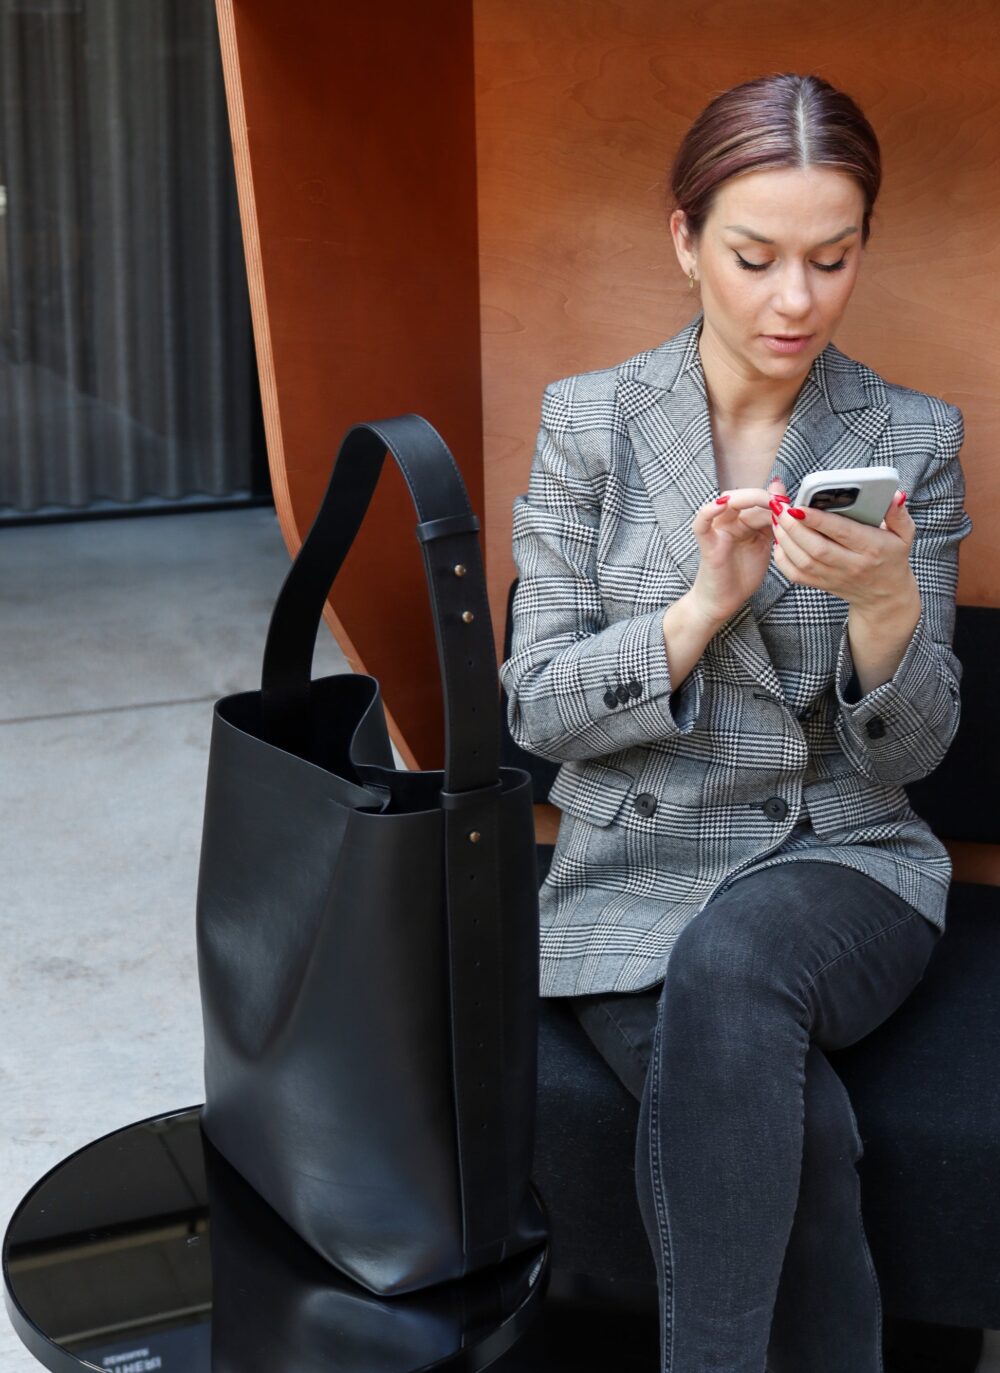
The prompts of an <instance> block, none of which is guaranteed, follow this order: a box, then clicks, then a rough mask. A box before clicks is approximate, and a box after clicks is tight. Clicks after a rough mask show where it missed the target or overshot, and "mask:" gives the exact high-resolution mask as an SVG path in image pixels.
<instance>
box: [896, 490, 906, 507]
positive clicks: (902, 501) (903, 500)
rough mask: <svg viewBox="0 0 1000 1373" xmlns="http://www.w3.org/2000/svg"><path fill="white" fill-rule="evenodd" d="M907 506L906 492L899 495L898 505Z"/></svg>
mask: <svg viewBox="0 0 1000 1373" xmlns="http://www.w3.org/2000/svg"><path fill="white" fill-rule="evenodd" d="M905 504H906V492H905V491H901V492H900V494H899V500H898V501H897V505H905Z"/></svg>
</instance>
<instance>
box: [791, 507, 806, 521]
mask: <svg viewBox="0 0 1000 1373" xmlns="http://www.w3.org/2000/svg"><path fill="white" fill-rule="evenodd" d="M788 513H789V515H791V516H792V517H793V518H794V519H796V520H804V519H805V517H806V512H805V511H804V510H800V509H799V507H798V506H797V505H790V506H789V507H788Z"/></svg>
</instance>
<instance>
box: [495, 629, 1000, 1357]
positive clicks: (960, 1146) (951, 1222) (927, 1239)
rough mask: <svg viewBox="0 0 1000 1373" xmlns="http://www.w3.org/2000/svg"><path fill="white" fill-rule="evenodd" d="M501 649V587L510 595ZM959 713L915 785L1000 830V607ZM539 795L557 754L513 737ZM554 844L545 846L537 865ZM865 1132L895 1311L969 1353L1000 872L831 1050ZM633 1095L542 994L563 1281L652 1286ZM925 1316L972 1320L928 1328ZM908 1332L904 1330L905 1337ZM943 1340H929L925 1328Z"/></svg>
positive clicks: (923, 1344) (996, 1209) (884, 1274)
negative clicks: (876, 1019) (925, 957)
mask: <svg viewBox="0 0 1000 1373" xmlns="http://www.w3.org/2000/svg"><path fill="white" fill-rule="evenodd" d="M507 619H508V643H507V652H509V633H510V629H509V621H510V613H509V604H508V616H507ZM955 652H956V653H957V655H958V657H959V659H960V661H961V662H962V664H963V682H962V712H963V713H962V723H961V726H960V729H959V733H958V736H957V738H956V740H955V742H954V743H953V745H952V747H951V749H950V751H949V753H948V756H947V757H946V759H945V761H944V762H943V763H942V764H941V766H940V767H939V768H938V769H937V770H936V771H935V772H934V774H933V775H932V776H931V777H930V778H927V779H925V780H923V781H921V782H919V783H915V784H913V785H912V786H910V787H909V788H908V789H907V790H908V793H909V795H910V799H911V804H912V805H913V806H914V808H915V809H916V810H917V811H918V812H919V813H920V814H921V815H922V816H923V817H924V818H925V819H926V820H927V821H928V823H929V824H930V825H931V826H932V828H933V829H934V831H935V833H937V834H938V835H940V836H941V837H942V838H944V839H950V840H966V841H973V842H981V843H996V842H997V841H1000V823H998V804H997V795H996V792H997V787H998V784H1000V729H998V727H997V721H996V702H995V699H994V693H993V688H992V680H991V679H992V674H993V665H994V663H995V662H996V661H997V657H998V652H1000V611H997V610H987V609H972V608H961V609H960V610H959V613H958V622H957V626H956V634H955ZM504 736H505V737H504V740H503V748H504V754H505V757H504V761H505V762H506V763H508V764H511V765H515V766H521V767H525V768H527V770H528V771H529V772H530V773H531V775H532V777H533V779H534V783H535V799H536V801H537V802H544V801H545V800H546V799H547V797H548V791H549V787H550V786H551V783H552V780H553V778H554V776H555V771H556V769H555V765H554V764H552V763H549V762H547V761H545V760H543V759H539V758H535V757H532V756H530V755H528V754H525V753H524V752H523V751H522V750H520V749H519V748H517V746H516V745H515V744H514V742H513V740H512V739H511V738H510V736H509V734H508V733H507V731H506V725H505V726H504ZM550 857H551V849H546V848H544V847H541V846H540V849H539V864H540V877H541V876H543V875H544V871H545V869H546V867H547V864H548V861H549V859H550ZM830 1060H831V1062H832V1063H833V1065H834V1067H835V1068H836V1070H837V1072H838V1074H839V1075H840V1076H841V1077H842V1079H843V1081H844V1083H845V1085H846V1087H847V1089H848V1092H849V1094H850V1097H851V1101H852V1104H853V1106H854V1109H855V1113H856V1115H857V1119H858V1126H859V1130H860V1133H861V1137H862V1141H863V1143H864V1146H865V1152H864V1156H863V1158H862V1160H861V1162H860V1164H859V1171H860V1175H861V1180H862V1192H863V1213H864V1220H865V1227H866V1230H867V1234H868V1238H869V1242H870V1245H871V1249H872V1255H873V1258H874V1260H875V1264H876V1268H877V1270H878V1274H879V1279H880V1284H881V1289H882V1297H883V1305H884V1309H885V1313H886V1317H887V1320H886V1330H887V1349H888V1348H889V1344H890V1341H891V1338H892V1331H893V1330H894V1329H895V1331H896V1338H898V1340H899V1344H900V1348H901V1349H902V1347H903V1346H904V1345H905V1344H906V1340H907V1337H906V1334H905V1331H904V1327H905V1326H906V1325H907V1323H909V1322H920V1323H922V1324H921V1325H920V1326H914V1327H913V1328H912V1329H913V1331H916V1332H919V1342H920V1354H919V1357H918V1360H917V1361H916V1362H912V1363H911V1362H908V1361H907V1360H906V1359H905V1358H904V1357H902V1356H901V1359H900V1362H898V1363H896V1364H894V1365H893V1366H894V1367H897V1368H909V1367H913V1368H926V1369H928V1370H930V1369H936V1368H940V1369H942V1370H944V1369H947V1370H949V1373H958V1371H959V1370H961V1369H965V1368H968V1369H974V1368H975V1366H976V1362H977V1358H978V1351H979V1348H980V1345H981V1335H980V1334H979V1333H978V1332H979V1331H980V1330H981V1329H984V1328H998V1327H1000V890H998V889H997V888H995V887H992V886H985V885H974V884H970V883H964V882H955V883H953V885H952V890H951V896H950V901H949V908H948V919H947V929H946V931H945V934H944V935H943V937H942V939H941V941H940V943H939V944H938V946H937V948H936V949H935V951H934V954H933V956H932V959H931V962H930V964H929V966H928V969H927V972H926V974H925V976H924V978H923V980H922V982H921V983H920V985H919V986H918V987H917V989H916V990H915V991H914V993H913V994H912V996H910V997H909V998H908V1000H907V1001H906V1002H905V1003H904V1004H903V1006H901V1007H900V1009H899V1010H898V1011H897V1012H896V1013H895V1014H894V1015H892V1016H891V1017H890V1018H889V1019H888V1020H887V1021H885V1022H884V1023H883V1024H882V1025H881V1026H879V1028H878V1030H876V1031H875V1032H874V1033H873V1034H871V1035H870V1036H868V1037H867V1038H866V1039H865V1040H863V1041H862V1042H861V1043H860V1044H857V1045H853V1046H852V1047H851V1048H849V1049H844V1050H841V1051H839V1052H837V1053H831V1054H830ZM637 1122H638V1104H637V1103H636V1102H635V1100H634V1099H633V1098H632V1097H631V1096H630V1095H629V1093H628V1092H627V1091H626V1090H625V1088H624V1087H623V1086H622V1085H621V1084H620V1083H619V1081H618V1079H617V1078H616V1077H615V1075H614V1073H612V1071H611V1069H610V1068H609V1067H607V1065H606V1064H605V1063H604V1062H603V1060H602V1059H601V1058H600V1057H599V1056H598V1055H597V1053H596V1051H595V1050H594V1048H593V1047H592V1045H591V1044H590V1041H589V1040H588V1039H587V1037H586V1035H585V1034H584V1032H583V1031H582V1029H581V1028H580V1027H579V1025H578V1024H577V1022H576V1020H575V1019H574V1018H573V1016H572V1015H571V1014H570V1013H569V1012H567V1011H566V1009H565V1007H564V1006H562V1005H560V1004H559V1003H558V1002H553V1001H551V1000H544V1001H543V1002H542V1017H541V1032H540V1042H539V1084H538V1125H537V1140H536V1152H535V1179H536V1181H537V1183H538V1185H539V1187H540V1189H541V1192H542V1194H543V1196H544V1197H545V1198H546V1201H547V1204H548V1207H549V1210H550V1215H551V1221H552V1240H553V1266H554V1269H555V1270H556V1274H557V1276H561V1278H562V1280H563V1282H564V1283H570V1282H573V1283H576V1284H577V1285H579V1286H580V1287H581V1288H582V1289H583V1290H587V1291H592V1292H594V1293H596V1292H598V1291H599V1292H601V1293H604V1294H606V1293H608V1292H610V1291H612V1290H617V1291H618V1292H619V1293H620V1294H621V1296H622V1298H623V1299H624V1300H627V1301H629V1302H630V1303H634V1302H635V1301H637V1300H639V1301H641V1300H642V1299H643V1298H648V1299H649V1300H650V1301H655V1293H656V1280H655V1273H654V1270H653V1262H652V1257H651V1254H650V1250H649V1245H648V1242H647V1240H646V1235H645V1231H644V1229H643V1226H642V1221H641V1219H640V1215H639V1208H638V1203H637V1201H636V1196H635V1179H634V1163H633V1151H634V1146H635V1134H636V1127H637ZM927 1323H934V1324H935V1325H939V1326H943V1327H952V1328H954V1327H965V1328H966V1330H965V1331H964V1332H963V1331H962V1330H956V1329H953V1330H952V1331H951V1332H946V1331H935V1330H933V1329H932V1328H931V1326H930V1325H929V1324H927ZM910 1338H911V1339H912V1334H911V1337H910ZM935 1339H937V1340H938V1341H939V1343H941V1345H942V1353H941V1354H940V1356H936V1355H935V1354H934V1353H933V1345H934V1341H935Z"/></svg>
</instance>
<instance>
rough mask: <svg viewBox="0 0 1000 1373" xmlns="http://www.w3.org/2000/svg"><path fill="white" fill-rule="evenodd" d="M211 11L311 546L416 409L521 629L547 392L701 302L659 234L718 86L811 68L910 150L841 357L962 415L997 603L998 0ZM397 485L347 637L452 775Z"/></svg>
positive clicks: (273, 424) (369, 554) (286, 519)
mask: <svg viewBox="0 0 1000 1373" xmlns="http://www.w3.org/2000/svg"><path fill="white" fill-rule="evenodd" d="M217 3H218V9H219V18H220V28H221V33H222V41H223V51H224V58H225V67H226V77H227V93H228V98H229V105H230V115H231V120H232V126H233V142H234V149H235V154H236V160H237V179H238V184H239V187H240V199H241V212H242V215H243V223H244V230H245V237H246V242H247V260H248V269H249V275H250V282H251V292H252V298H253V302H254V324H255V331H256V338H257V347H258V354H259V360H260V368H261V380H262V388H263V393H264V396H265V408H266V415H267V433H268V446H269V452H270V460H271V468H272V473H273V476H274V485H275V492H276V498H277V503H278V509H279V513H280V515H281V520H282V527H283V529H284V531H285V537H286V539H287V541H288V543H289V547H290V548H291V549H293V550H294V549H295V547H296V546H297V543H298V539H299V536H300V533H301V531H302V530H304V528H305V527H306V525H307V524H308V522H309V519H310V518H311V515H312V512H313V510H314V509H315V506H316V502H317V500H318V498H319V494H320V490H321V487H322V485H323V482H324V480H325V477H326V473H327V471H328V466H329V461H330V458H331V456H332V452H333V448H334V444H335V442H336V439H337V437H338V436H339V434H340V432H341V430H342V429H343V428H344V426H345V425H346V424H347V423H349V422H352V421H355V420H357V419H359V418H363V417H366V416H374V415H378V414H386V413H393V412H398V411H401V410H408V409H416V410H418V411H420V412H421V413H423V414H425V415H427V417H428V418H429V419H430V420H431V421H432V422H433V423H434V424H435V425H436V426H437V427H438V428H439V429H440V430H441V432H442V433H443V434H444V436H445V438H446V439H447V441H448V442H449V444H451V446H452V447H453V449H454V451H455V453H456V456H457V457H458V459H459V461H460V463H461V465H462V468H463V472H464V474H465V477H466V481H467V482H468V485H469V488H470V492H471V493H472V497H473V501H474V502H475V503H476V505H477V507H478V508H479V509H480V512H481V513H482V509H483V503H485V526H486V551H487V559H488V572H489V579H490V590H491V601H492V605H493V611H494V618H495V620H496V624H497V630H498V634H499V630H500V627H501V623H502V616H503V609H504V602H505V595H506V589H507V587H508V585H509V582H510V578H511V576H512V574H513V565H512V561H511V556H510V510H511V502H512V500H513V498H514V496H515V495H516V494H517V493H518V492H519V491H522V490H524V488H525V486H526V483H527V475H528V468H529V465H530V460H531V452H532V447H533V442H534V437H535V432H536V429H537V423H538V412H539V404H540V398H541V392H542V388H543V387H544V385H545V383H546V382H548V381H549V380H551V379H552V378H554V377H557V376H562V375H566V374H567V373H570V372H576V371H580V370H585V369H587V368H593V367H601V366H606V365H608V364H611V363H614V362H616V361H618V360H620V359H621V358H623V357H626V356H627V355H628V354H629V353H632V352H634V351H637V350H638V349H641V348H644V347H648V346H650V345H654V344H656V343H658V342H659V341H660V340H661V339H663V338H665V337H667V336H668V335H669V334H671V333H673V332H674V331H675V330H676V329H678V328H679V327H680V326H681V325H682V324H684V323H685V322H686V321H687V320H688V319H689V318H690V316H691V313H692V312H693V305H692V299H693V298H692V297H691V296H689V294H688V292H687V290H686V289H685V284H684V282H683V280H682V279H681V275H680V272H679V269H678V268H677V265H676V262H675V260H674V258H673V253H672V249H671V246H670V241H669V236H668V233H667V229H666V205H665V196H666V191H665V168H666V166H667V165H668V163H669V160H670V158H671V156H672V153H673V150H674V148H675V146H676V144H677V141H678V140H679V138H680V137H681V135H682V133H683V131H684V129H685V128H686V127H687V125H688V124H689V122H690V120H691V119H692V118H693V116H694V115H695V114H696V113H697V112H698V110H699V109H701V108H702V106H703V105H704V103H705V102H706V100H707V99H708V98H709V97H710V96H711V95H712V94H713V93H714V92H716V91H719V90H722V89H724V88H726V87H728V86H730V85H732V84H734V83H736V82H738V81H742V80H746V79H748V78H750V77H753V76H757V75H760V74H762V73H766V72H769V71H802V72H804V71H811V72H816V73H818V74H819V75H822V76H824V77H826V78H827V79H829V80H831V81H833V82H834V83H835V84H837V85H840V86H843V87H844V88H845V89H847V90H848V91H850V92H851V93H852V94H853V95H854V96H855V97H856V98H857V99H858V101H859V102H860V104H861V105H862V107H863V108H864V109H865V110H866V112H867V113H868V115H869V116H870V118H871V119H872V122H873V123H874V125H875V127H876V130H877V132H878V134H879V137H880V139H881V142H882V146H883V154H884V163H885V181H884V189H883V193H882V197H881V200H880V202H879V205H878V207H877V212H876V216H875V222H874V233H873V237H872V240H871V243H870V245H869V247H868V249H867V252H866V261H865V264H864V269H863V274H862V279H861V281H860V283H859V285H858V288H857V291H856V294H855V297H854V300H853V301H852V303H851V308H850V311H849V315H848V318H847V319H846V321H845V324H844V326H843V328H842V329H841V331H840V333H839V335H838V339H837V342H838V344H839V345H840V346H841V347H842V348H843V349H844V350H845V351H846V352H848V353H851V354H853V355H854V356H857V357H860V358H863V359H864V360H865V361H866V362H868V363H870V364H871V365H872V366H873V367H875V368H876V369H878V370H879V371H880V372H882V373H883V374H884V375H885V376H887V377H889V378H890V379H891V380H893V381H897V382H902V383H904V384H906V385H909V386H914V387H918V388H920V389H922V390H926V391H930V392H933V393H935V394H937V395H941V396H944V397H945V398H946V399H948V400H950V401H953V402H955V403H956V404H958V405H960V406H961V407H962V409H963V411H964V413H965V418H966V429H967V439H966V445H965V449H964V452H963V463H964V466H965V470H966V474H967V477H968V488H969V495H968V505H969V509H970V511H971V513H972V516H973V520H974V522H975V532H974V533H973V534H972V536H971V537H970V538H969V539H968V540H967V542H966V543H965V545H964V546H963V551H962V570H961V587H960V598H961V600H962V601H963V602H964V603H966V604H975V605H994V606H997V605H1000V534H998V532H997V530H998V528H1000V520H997V519H995V518H994V517H995V516H1000V465H998V464H997V463H996V462H995V460H994V452H995V449H996V447H997V445H998V442H1000V402H998V398H997V385H996V377H997V375H998V364H1000V333H998V331H997V328H996V318H997V315H998V313H1000V312H998V301H997V295H998V279H1000V274H998V272H997V256H996V237H997V234H996V228H995V221H996V220H997V218H998V217H1000V215H998V212H1000V178H998V176H997V171H998V165H1000V117H998V116H1000V6H998V5H997V4H996V3H995V0H964V3H963V4H962V5H960V6H949V7H942V6H941V5H940V4H939V3H938V2H937V0H882V3H881V4H878V5H873V4H871V3H870V0H841V3H839V4H837V5H836V6H831V5H825V4H814V5H812V6H805V7H803V6H801V5H799V4H797V3H795V0H775V3H773V4H771V5H767V6H761V5H749V4H747V3H745V0H711V2H710V3H705V0H676V3H673V4H670V5H665V4H663V2H662V0H553V2H552V3H539V2H538V0H428V3H426V4H423V5H404V4H402V3H400V2H399V0H387V2H386V3H384V4H383V5H380V6H379V7H378V10H377V12H375V10H370V11H365V10H364V9H363V7H355V6H350V7H347V6H341V5H332V4H326V5H324V4H316V3H314V0H283V3H282V4H280V5H279V4H278V3H277V0H217ZM473 21H474V29H473ZM888 54H891V62H889V63H887V55H888ZM473 72H474V74H475V83H474V84H473ZM477 201H478V238H477V223H476V220H477ZM480 296H481V299H482V326H481V328H480V323H479V315H478V308H479V297H480ZM480 383H481V384H482V409H481V408H480ZM483 452H485V457H483ZM386 485H387V487H389V489H387V490H386V491H385V492H383V493H380V496H379V498H378V502H377V505H376V508H375V510H374V512H373V518H372V519H371V521H370V523H369V527H368V528H367V529H366V531H365V539H364V542H363V546H362V547H361V548H359V549H358V551H357V554H356V555H355V556H354V557H352V565H351V567H350V568H348V569H347V570H346V571H347V575H346V576H345V577H344V578H343V579H342V583H340V584H338V586H337V588H336V591H335V594H334V597H333V606H334V611H335V615H334V614H333V613H332V612H331V624H332V626H333V628H334V630H335V632H336V633H337V635H338V637H339V638H340V640H341V642H342V644H343V645H344V647H345V648H346V649H347V651H348V654H349V656H350V657H351V658H352V660H353V661H354V662H355V663H356V664H360V663H362V662H363V663H365V664H367V665H368V667H369V669H370V670H371V671H373V672H374V673H376V675H378V676H379V677H380V678H381V679H382V681H383V683H384V686H385V690H386V696H387V699H388V703H389V705H390V707H391V709H392V711H393V713H394V714H395V717H396V721H397V723H398V726H399V728H398V730H397V734H396V738H397V742H398V743H403V744H404V752H405V753H406V756H408V757H409V758H411V759H413V758H416V759H417V760H419V762H420V764H421V765H422V766H430V765H433V764H434V762H435V761H436V760H437V759H439V758H440V749H441V740H440V725H439V710H440V707H439V703H438V699H437V685H436V682H437V673H436V667H435V664H434V658H433V649H432V647H431V643H432V635H431V632H430V626H429V622H428V617H427V613H426V610H425V605H424V597H423V593H422V590H421V589H420V587H419V585H418V584H417V579H416V576H415V571H416V568H417V565H418V564H417V557H416V551H415V548H413V547H412V546H411V545H412V543H413V541H412V538H411V537H410V534H409V529H410V527H411V525H412V519H411V516H410V513H409V510H408V509H407V508H406V505H405V502H404V501H403V499H402V494H401V492H400V490H399V489H398V488H397V489H395V490H394V489H392V484H391V483H387V484H386ZM407 745H408V747H406V746H407ZM976 862H977V863H980V864H981V862H982V855H981V854H980V855H977V857H976ZM976 871H977V872H979V873H980V875H981V873H982V871H983V869H982V867H981V866H980V867H978V868H977V869H976ZM992 871H993V872H994V875H995V879H996V880H1000V864H994V867H993V869H992Z"/></svg>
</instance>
